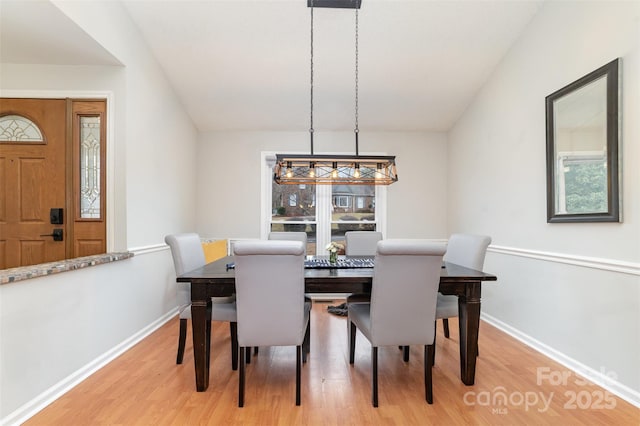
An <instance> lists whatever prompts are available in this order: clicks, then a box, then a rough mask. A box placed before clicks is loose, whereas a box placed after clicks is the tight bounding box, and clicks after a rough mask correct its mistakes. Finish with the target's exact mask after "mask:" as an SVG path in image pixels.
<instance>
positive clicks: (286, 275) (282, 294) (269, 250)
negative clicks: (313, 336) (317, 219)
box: [233, 240, 306, 346]
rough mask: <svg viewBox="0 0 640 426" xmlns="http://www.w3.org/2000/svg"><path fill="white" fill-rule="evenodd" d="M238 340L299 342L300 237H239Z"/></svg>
mask: <svg viewBox="0 0 640 426" xmlns="http://www.w3.org/2000/svg"><path fill="white" fill-rule="evenodd" d="M233 251H234V253H233V254H234V260H235V279H236V306H237V312H238V344H239V345H240V346H295V345H300V344H301V343H302V340H303V338H304V333H305V330H306V326H305V324H303V320H304V258H305V246H304V244H303V243H302V242H301V241H291V240H288V241H264V240H255V241H238V242H236V244H235V245H234V248H233Z"/></svg>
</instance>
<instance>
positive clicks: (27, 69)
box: [0, 1, 197, 423]
mask: <svg viewBox="0 0 640 426" xmlns="http://www.w3.org/2000/svg"><path fill="white" fill-rule="evenodd" d="M56 5H57V6H59V7H60V8H61V9H62V10H63V11H64V12H65V13H67V14H68V15H69V16H70V17H71V18H72V19H73V20H74V21H75V22H76V23H77V24H78V25H80V26H81V27H82V28H83V29H84V30H85V31H87V33H89V34H90V35H91V36H92V37H94V38H95V39H96V40H97V41H98V42H99V43H101V44H102V45H103V46H104V47H105V48H106V49H108V50H109V51H110V52H111V53H112V54H114V56H116V57H117V58H118V59H119V60H120V61H121V63H123V64H124V67H80V66H46V65H14V64H1V67H2V68H1V70H0V71H1V72H2V80H1V84H2V87H0V89H1V90H2V91H7V90H9V91H12V93H13V92H22V93H25V94H27V95H29V94H30V95H34V96H35V95H39V96H47V95H49V94H52V93H55V94H56V95H57V96H61V94H62V95H64V94H65V93H69V94H70V95H74V96H75V95H76V94H77V93H79V92H83V91H87V92H92V93H95V92H108V93H110V94H111V95H112V98H111V100H112V102H113V104H112V107H113V108H115V109H114V113H113V116H110V117H109V120H110V123H111V124H112V127H110V129H111V132H112V135H111V136H112V140H111V142H112V143H111V144H110V145H109V146H108V147H107V150H108V151H110V154H108V155H111V156H112V160H113V164H112V165H111V168H110V169H109V172H108V173H110V174H111V175H110V176H109V178H110V179H111V182H112V185H111V187H110V188H109V191H111V192H110V199H109V200H108V203H111V206H112V211H113V215H111V216H110V217H109V221H110V222H111V223H110V226H111V227H112V229H113V230H114V231H113V233H114V235H113V236H110V238H111V237H112V238H114V239H115V240H116V244H115V246H114V247H115V249H117V250H127V249H130V250H132V251H134V253H135V254H136V256H135V257H134V258H132V259H130V260H126V261H120V262H116V263H113V264H108V265H98V266H94V267H91V268H87V269H82V270H79V271H73V272H65V273H62V274H58V275H52V276H49V277H43V278H36V279H30V280H25V281H20V282H17V283H13V284H5V285H2V286H0V335H1V340H2V344H1V347H0V423H3V422H5V421H7V422H10V423H12V422H15V421H17V420H19V419H21V418H24V417H25V416H28V415H29V414H30V413H33V412H34V410H37V409H38V408H41V407H42V404H44V403H46V402H47V401H48V400H49V399H51V398H54V397H55V396H56V395H58V394H59V393H60V392H63V391H64V390H65V389H67V388H68V387H70V386H72V385H73V384H74V383H75V381H77V380H79V379H81V378H82V377H83V376H84V375H86V374H89V373H90V372H91V371H92V370H93V369H96V368H99V367H100V366H101V365H102V364H103V363H105V362H107V361H108V360H109V359H110V358H111V357H113V356H116V355H117V354H118V353H119V352H120V351H123V350H125V349H126V348H127V347H128V346H129V345H131V344H133V343H135V342H136V341H137V340H138V339H141V338H143V337H144V336H145V335H146V334H147V333H149V332H151V331H152V330H153V329H154V327H157V326H159V325H161V324H162V322H163V321H165V320H167V319H168V318H170V316H171V315H173V314H174V313H175V311H176V300H175V275H174V272H173V264H172V261H171V256H170V254H169V251H168V250H167V249H166V248H165V247H164V246H163V238H164V235H165V234H167V233H172V232H180V231H187V230H193V229H195V214H194V213H193V206H194V205H195V198H196V193H195V178H196V174H195V158H196V143H197V137H196V129H195V128H194V126H193V124H192V122H191V121H190V119H189V118H188V117H187V115H186V113H185V112H184V110H183V108H182V105H181V104H180V102H179V101H178V100H177V98H176V96H175V94H174V93H173V91H172V89H171V87H170V86H169V85H168V83H167V81H166V79H165V77H164V74H163V73H162V72H161V70H160V68H159V67H158V66H157V64H156V62H155V60H154V58H153V57H152V56H151V55H150V53H149V51H148V50H147V48H146V46H145V45H144V43H143V42H142V41H141V38H140V37H139V35H138V33H137V29H136V27H135V26H134V25H133V24H132V22H131V21H130V19H129V17H128V15H127V14H126V13H125V12H124V10H123V9H122V6H121V5H120V4H119V3H116V2H90V3H89V2H64V1H63V2H56ZM29 91H31V92H30V93H29Z"/></svg>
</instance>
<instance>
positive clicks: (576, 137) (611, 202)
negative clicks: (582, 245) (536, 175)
mask: <svg viewBox="0 0 640 426" xmlns="http://www.w3.org/2000/svg"><path fill="white" fill-rule="evenodd" d="M618 63H619V59H616V60H614V61H612V62H610V63H608V64H607V65H604V66H603V67H601V68H598V69H597V70H595V71H593V72H591V73H590V74H588V75H586V76H584V77H582V78H580V79H578V80H576V81H574V82H573V83H571V84H569V85H568V86H566V87H563V88H562V89H560V90H558V91H556V92H554V93H552V94H551V95H549V96H547V97H546V118H547V222H549V223H552V222H619V221H620V197H619V186H618V131H619V115H618V112H619V107H618V102H619V98H618V82H619V78H618V70H619V67H618V65H619V64H618Z"/></svg>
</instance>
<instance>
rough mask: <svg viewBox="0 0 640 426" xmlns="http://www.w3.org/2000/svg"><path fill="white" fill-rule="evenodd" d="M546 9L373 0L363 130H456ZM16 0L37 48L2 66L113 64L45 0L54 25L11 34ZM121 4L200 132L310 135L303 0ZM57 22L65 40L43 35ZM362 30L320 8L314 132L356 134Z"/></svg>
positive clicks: (366, 0) (340, 12) (527, 4)
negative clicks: (89, 49)
mask: <svg viewBox="0 0 640 426" xmlns="http://www.w3.org/2000/svg"><path fill="white" fill-rule="evenodd" d="M541 1H542V0H540V1H512V0H504V1H498V0H494V1H477V0H472V1H453V0H444V1H434V0H413V1H409V0H363V3H362V8H361V9H360V11H359V52H358V58H359V73H358V76H359V78H358V86H359V96H358V101H359V128H360V130H361V131H363V132H364V131H423V130H436V131H446V130H448V129H450V128H451V127H452V126H453V124H455V122H456V120H457V119H458V118H459V117H460V116H461V114H462V113H463V112H464V110H465V108H466V107H467V106H468V105H469V103H470V102H471V101H472V100H473V98H474V96H475V95H476V93H477V92H478V90H479V89H480V88H481V87H482V85H483V84H484V83H485V82H486V80H487V78H488V77H489V76H490V75H491V73H492V72H493V70H494V69H495V67H496V66H497V64H498V63H499V62H500V60H501V59H502V58H503V57H504V55H505V54H506V53H507V51H508V50H509V48H510V47H511V46H512V45H513V43H514V42H515V41H516V40H517V38H518V37H519V36H520V34H521V33H522V32H523V30H524V29H525V27H526V26H527V25H528V23H529V22H530V21H531V19H532V18H533V17H534V16H535V14H536V13H537V11H538V9H539V7H540V4H541ZM6 3H12V2H8V1H7V0H2V3H1V7H2V9H1V12H2V13H0V19H2V21H0V24H2V30H1V31H2V32H1V33H0V36H2V38H3V39H5V38H6V37H8V39H10V40H16V37H17V35H19V38H18V39H20V40H23V43H22V44H27V45H28V46H27V47H28V49H22V50H20V51H16V50H17V49H13V51H12V52H7V51H5V50H4V49H6V48H7V44H9V43H8V42H2V44H1V45H0V48H2V49H3V50H2V51H0V52H1V53H2V60H3V62H25V63H30V62H38V63H47V62H43V61H51V62H50V63H60V62H67V63H70V64H73V63H74V60H75V61H76V62H90V63H95V64H102V63H105V64H113V63H114V61H115V59H114V58H113V57H111V55H110V54H109V53H108V52H105V51H104V50H102V48H100V49H99V50H102V52H101V56H99V57H95V55H96V54H95V53H94V54H93V56H86V55H87V54H86V52H82V51H83V47H86V46H84V45H83V44H82V43H80V41H86V42H87V43H88V44H92V45H94V47H95V44H96V43H95V42H93V41H92V40H90V39H89V40H87V38H88V36H87V35H86V34H84V32H82V30H80V29H79V28H78V27H77V26H75V24H73V23H72V22H64V21H65V20H67V21H68V19H67V18H66V17H65V16H64V15H63V14H61V13H60V12H57V13H56V12H55V11H54V10H53V9H56V8H55V6H52V5H51V4H49V3H47V2H45V4H47V7H46V8H45V9H44V12H42V11H41V12H42V13H44V14H45V16H46V15H49V14H54V15H60V16H58V17H57V19H53V22H52V23H50V22H49V21H48V20H46V19H43V20H41V22H39V25H37V26H34V25H29V26H28V30H27V29H26V28H18V26H16V25H12V26H11V28H7V27H6V26H5V24H6V23H7V22H8V21H12V18H11V16H8V17H7V16H6V15H7V12H9V10H8V8H7V7H5V4H6ZM20 3H21V4H28V3H33V2H20ZM35 3H36V4H40V5H42V2H35ZM123 3H124V6H125V8H126V10H127V11H128V12H129V14H130V15H131V17H132V19H133V21H134V22H135V23H136V25H137V26H138V27H139V29H140V31H141V33H142V35H143V37H144V38H145V39H146V41H147V44H148V45H149V47H150V48H151V50H152V52H153V54H154V55H155V57H156V58H157V60H158V62H159V63H160V65H161V67H162V68H163V69H164V72H165V73H166V75H167V77H168V79H169V80H170V82H171V84H172V85H173V87H174V89H175V91H176V93H177V95H178V96H179V97H180V99H181V101H182V103H183V104H184V106H185V108H186V110H187V112H188V113H189V115H190V116H191V118H192V119H193V121H194V123H195V125H196V126H197V127H198V129H199V130H200V131H202V132H207V131H213V130H292V131H300V130H308V129H309V121H310V68H311V60H310V32H311V31H310V9H309V8H308V7H307V6H306V1H305V0H259V1H245V0H226V1H225V0H200V1H191V0H163V1H140V0H124V1H123ZM13 9H19V8H18V7H15V8H13ZM12 13H13V14H15V12H12ZM42 13H41V15H42ZM61 25H66V26H68V27H69V28H70V29H68V30H67V31H63V30H62V29H61V28H58V27H60V26H61ZM51 26H52V28H51V31H52V32H54V33H55V34H56V36H57V37H58V39H56V43H55V44H53V43H51V42H48V41H50V39H49V40H48V39H47V38H46V37H44V36H43V34H44V33H46V32H47V31H48V28H49V27H51ZM34 27H35V28H34ZM354 34H355V12H354V10H353V9H326V8H316V9H314V58H313V63H314V67H313V68H314V91H313V93H314V102H313V108H314V109H313V116H314V118H313V119H314V129H316V130H352V129H353V128H354V122H355V36H354ZM63 36H65V37H66V39H65V40H60V37H63ZM37 39H39V40H40V42H41V44H42V46H41V47H40V50H39V49H38V47H37V46H36V44H37V42H36V41H37ZM27 41H28V42H29V43H31V44H29V43H27ZM79 44H80V45H79ZM45 47H46V49H45ZM58 50H59V51H61V52H59V51H58ZM94 50H95V49H94ZM9 54H10V55H9ZM82 54H85V56H84V57H83V56H82ZM8 55H9V56H8ZM74 55H75V56H74ZM74 58H75V59H74ZM78 58H84V59H78ZM7 59H10V60H7Z"/></svg>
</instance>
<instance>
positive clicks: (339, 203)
mask: <svg viewBox="0 0 640 426" xmlns="http://www.w3.org/2000/svg"><path fill="white" fill-rule="evenodd" d="M333 202H334V204H335V205H336V207H340V208H345V209H346V208H349V197H347V196H344V195H338V196H336V197H334V198H333Z"/></svg>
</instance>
